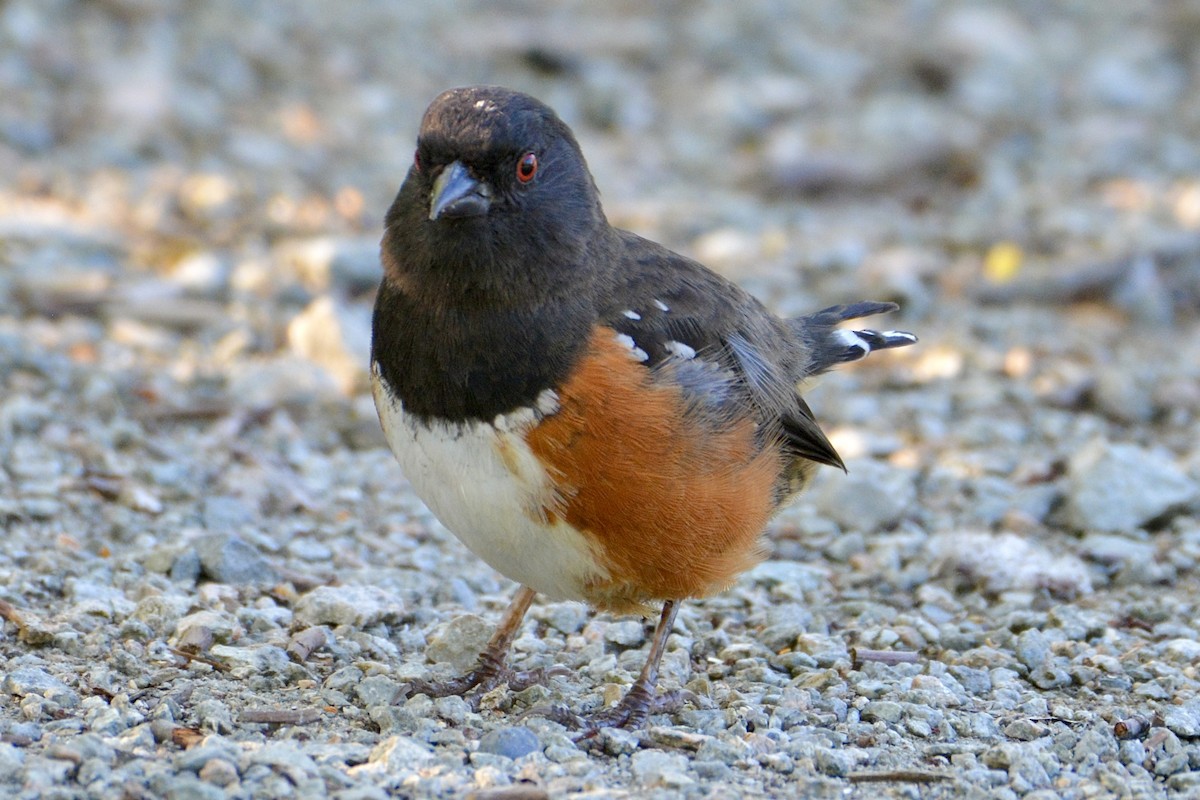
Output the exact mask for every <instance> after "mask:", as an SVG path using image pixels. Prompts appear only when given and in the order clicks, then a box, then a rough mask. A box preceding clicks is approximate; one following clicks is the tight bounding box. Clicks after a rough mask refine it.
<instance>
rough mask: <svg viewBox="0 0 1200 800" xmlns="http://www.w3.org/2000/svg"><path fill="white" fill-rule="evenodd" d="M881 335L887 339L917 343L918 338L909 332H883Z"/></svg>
mask: <svg viewBox="0 0 1200 800" xmlns="http://www.w3.org/2000/svg"><path fill="white" fill-rule="evenodd" d="M879 335H880V336H882V337H883V338H885V339H903V340H904V341H906V342H915V341H917V337H915V336H913V335H912V334H911V333H909V332H908V331H883V332H882V333H880V334H879Z"/></svg>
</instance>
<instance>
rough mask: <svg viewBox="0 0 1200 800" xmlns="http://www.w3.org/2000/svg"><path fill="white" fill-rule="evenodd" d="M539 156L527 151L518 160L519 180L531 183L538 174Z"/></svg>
mask: <svg viewBox="0 0 1200 800" xmlns="http://www.w3.org/2000/svg"><path fill="white" fill-rule="evenodd" d="M537 169H538V158H537V154H536V153H526V154H525V155H523V156H521V158H520V160H519V161H517V180H518V181H520V182H521V183H529V182H530V181H531V180H533V176H534V175H537Z"/></svg>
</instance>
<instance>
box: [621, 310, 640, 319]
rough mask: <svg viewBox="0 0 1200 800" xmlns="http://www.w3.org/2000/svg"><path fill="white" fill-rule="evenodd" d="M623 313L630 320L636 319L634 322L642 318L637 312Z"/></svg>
mask: <svg viewBox="0 0 1200 800" xmlns="http://www.w3.org/2000/svg"><path fill="white" fill-rule="evenodd" d="M621 313H622V314H624V315H625V316H627V317H629V318H630V319H634V320H637V319H641V318H642V315H641V314H639V313H638V312H636V311H622V312H621Z"/></svg>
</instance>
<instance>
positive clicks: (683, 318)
mask: <svg viewBox="0 0 1200 800" xmlns="http://www.w3.org/2000/svg"><path fill="white" fill-rule="evenodd" d="M620 237H621V244H622V251H621V252H622V256H621V257H620V258H619V259H618V260H619V266H620V268H619V269H618V272H617V274H616V275H615V276H614V277H615V285H614V287H613V289H612V291H610V292H608V293H606V296H605V297H604V298H603V299H602V307H601V309H600V321H601V323H602V324H604V325H607V326H609V327H611V328H613V329H615V330H616V331H617V332H618V333H619V334H621V335H624V336H628V337H629V339H630V340H631V341H630V344H631V345H633V346H634V347H636V351H635V352H638V354H639V357H640V356H641V354H643V353H644V354H645V358H644V363H645V365H646V366H647V367H648V368H650V369H653V370H661V371H664V372H666V371H669V372H670V374H671V377H672V378H673V379H674V380H676V381H677V382H678V383H679V384H680V385H681V386H682V387H683V391H684V392H685V395H686V396H687V398H688V399H689V401H691V402H692V403H693V405H694V406H696V407H697V408H698V409H700V410H703V411H704V412H705V413H706V414H710V415H712V416H713V417H714V418H715V419H717V420H720V419H721V418H722V415H724V417H725V418H727V419H731V418H733V415H735V414H737V413H739V411H740V412H742V413H744V410H745V409H746V407H747V406H749V407H750V408H751V409H752V411H753V413H754V415H755V417H756V420H757V422H758V423H759V425H760V429H761V430H762V431H763V436H764V437H777V438H779V439H781V440H782V442H783V444H784V446H785V449H786V450H787V452H788V453H789V454H790V455H792V456H797V457H801V458H805V459H808V460H810V461H815V462H817V463H821V464H829V465H831V466H836V467H838V468H842V467H843V464H842V460H841V458H840V457H839V456H838V454H837V451H835V450H834V448H833V445H832V444H830V442H829V440H828V439H827V438H826V436H825V434H824V433H823V432H822V431H821V429H820V427H819V426H818V425H817V422H816V420H815V419H814V417H813V413H812V410H811V409H809V407H808V404H807V403H805V402H804V400H803V399H802V398H801V397H800V394H799V393H798V391H797V389H796V380H798V378H799V377H802V376H803V374H805V371H806V369H807V364H808V362H809V361H811V354H810V353H809V352H807V351H806V349H805V348H806V347H807V344H808V343H807V342H805V341H804V340H803V339H801V338H800V337H798V336H797V335H796V331H795V330H794V329H793V328H792V326H790V325H789V324H788V323H786V322H784V321H783V320H781V319H779V318H778V317H775V316H774V315H773V314H771V313H770V312H769V311H767V310H766V309H765V308H764V307H763V306H762V304H761V303H759V302H758V301H757V300H756V299H755V298H754V297H752V296H751V295H749V294H748V293H746V292H745V291H743V290H742V289H740V288H739V287H737V286H736V285H734V284H732V283H730V282H729V281H727V280H725V279H724V278H722V277H720V276H719V275H717V274H715V273H713V272H712V271H710V270H708V269H707V268H705V267H704V266H702V265H700V264H699V263H697V262H695V261H692V260H691V259H688V258H685V257H683V256H681V255H678V254H676V253H673V252H671V251H670V250H668V249H666V248H665V247H662V246H661V245H658V244H655V243H653V242H650V241H648V240H646V239H642V238H641V237H638V236H635V235H634V234H631V233H626V232H624V231H622V232H620Z"/></svg>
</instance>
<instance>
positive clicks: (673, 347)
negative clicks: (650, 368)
mask: <svg viewBox="0 0 1200 800" xmlns="http://www.w3.org/2000/svg"><path fill="white" fill-rule="evenodd" d="M663 349H665V350H666V351H667V352H668V353H670V354H671V355H674V356H679V357H680V358H682V359H684V360H685V361H690V360H692V359H693V358H695V357H696V351H695V349H694V348H692V347H689V346H688V345H686V344H684V343H683V342H677V341H675V340H674V339H672V340H671V341H669V342H667V343H666V344H665V345H663Z"/></svg>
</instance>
